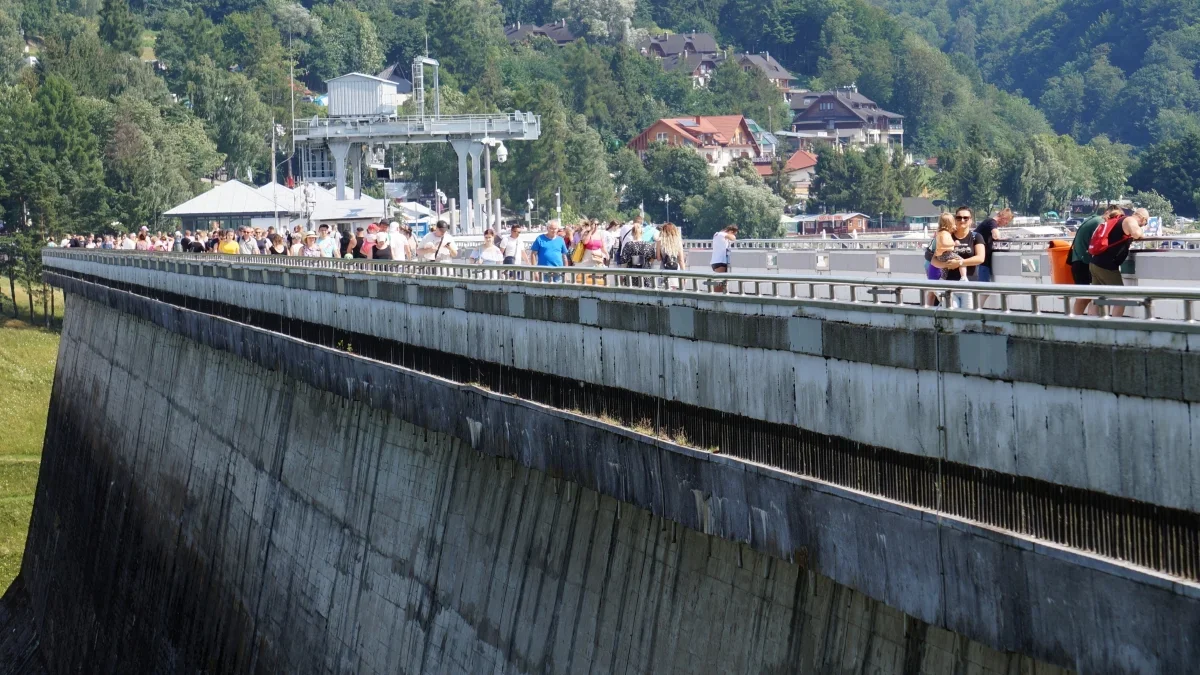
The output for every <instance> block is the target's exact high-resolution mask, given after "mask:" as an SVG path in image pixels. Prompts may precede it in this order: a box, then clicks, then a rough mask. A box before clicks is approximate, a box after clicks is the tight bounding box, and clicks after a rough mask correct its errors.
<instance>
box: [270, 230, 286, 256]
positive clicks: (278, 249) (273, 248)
mask: <svg viewBox="0 0 1200 675" xmlns="http://www.w3.org/2000/svg"><path fill="white" fill-rule="evenodd" d="M287 254H288V247H287V244H285V243H283V237H281V236H279V235H278V234H273V235H271V245H270V246H267V255H287Z"/></svg>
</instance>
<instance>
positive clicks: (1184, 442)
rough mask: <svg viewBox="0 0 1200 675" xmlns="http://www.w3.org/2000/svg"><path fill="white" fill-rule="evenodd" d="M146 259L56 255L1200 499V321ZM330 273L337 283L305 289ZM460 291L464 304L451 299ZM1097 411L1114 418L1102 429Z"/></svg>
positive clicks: (585, 375) (649, 389) (688, 394)
mask: <svg viewBox="0 0 1200 675" xmlns="http://www.w3.org/2000/svg"><path fill="white" fill-rule="evenodd" d="M106 259H107V258H106ZM138 263H139V264H142V265H146V266H145V267H133V266H121V265H113V264H105V263H95V262H90V261H86V260H78V259H68V258H48V264H51V265H57V266H61V267H62V268H64V269H72V270H76V271H82V272H86V273H91V274H99V275H102V276H105V277H107V278H111V279H116V280H121V281H126V282H131V283H138V284H142V285H146V286H148V287H150V288H160V289H165V290H169V291H171V292H175V293H179V294H181V295H184V296H188V297H196V298H206V299H214V300H221V301H223V302H230V303H233V304H237V305H239V306H244V307H247V308H251V309H257V310H261V311H270V312H277V313H280V314H282V315H285V316H288V317H291V318H296V319H301V320H305V321H310V322H314V323H319V324H322V325H328V326H331V327H336V328H338V329H342V330H349V331H354V332H359V333H364V334H369V335H376V336H379V337H383V338H387V339H392V340H396V341H398V342H401V343H404V344H411V345H416V346H421V347H427V348H430V349H436V350H438V351H443V352H447V353H452V354H458V355H463V356H468V357H471V358H476V359H481V360H486V361H490V362H493V363H501V364H506V365H512V366H514V367H517V368H523V369H529V370H535V371H539V372H546V373H552V374H556V375H560V376H564V377H572V378H576V379H580V380H583V381H588V382H593V383H598V384H604V385H608V386H618V387H622V388H627V389H630V390H632V391H636V392H639V393H644V394H648V395H652V396H658V397H662V398H665V399H668V400H677V401H681V402H684V403H688V404H691V405H697V406H701V407H705V408H710V409H713V410H719V411H727V412H734V413H737V414H741V415H745V416H747V417H752V418H755V419H761V420H766V421H770V422H778V423H782V424H792V425H796V426H800V427H802V428H805V429H808V430H811V431H816V432H819V433H827V434H835V435H839V436H843V437H845V438H848V439H851V440H854V441H859V442H862V443H866V444H869V445H875V446H879V447H886V448H890V449H893V450H898V451H900V452H905V453H910V454H915V455H922V456H927V457H942V458H945V459H948V460H951V461H956V462H965V463H970V464H972V465H974V466H978V467H981V468H987V469H994V470H997V471H1004V472H1006V473H1014V474H1018V475H1022V476H1029V477H1032V478H1038V479H1041V480H1046V481H1051V482H1055V483H1060V484H1064V485H1070V486H1073V487H1078V488H1082V489H1087V490H1096V491H1100V492H1106V493H1109V494H1114V495H1118V496H1122V497H1128V498H1131V499H1137V500H1139V501H1145V502H1149V503H1153V504H1158V505H1162V506H1169V507H1173V508H1179V509H1185V510H1191V511H1200V483H1197V482H1196V480H1194V476H1193V475H1192V474H1193V472H1192V471H1190V470H1186V469H1181V467H1200V437H1197V436H1195V434H1193V433H1192V427H1193V423H1192V422H1191V421H1192V420H1195V419H1196V418H1198V417H1200V330H1198V329H1197V328H1196V327H1195V326H1191V327H1189V326H1178V325H1165V324H1157V325H1155V324H1146V323H1139V324H1134V326H1136V327H1131V326H1130V325H1128V324H1119V323H1114V322H1099V321H1091V322H1088V321H1075V322H1074V323H1073V324H1063V323H1062V322H1061V321H1057V322H1056V321H1055V320H1052V319H1048V318H1040V317H1033V318H1031V317H1019V316H1012V317H995V316H992V317H980V316H979V315H973V316H972V315H970V313H965V318H964V317H963V316H959V315H948V316H947V317H931V316H928V315H918V314H914V313H911V312H906V311H904V310H903V309H895V308H893V309H890V310H889V309H888V308H884V307H870V306H856V307H848V306H845V305H841V306H837V307H829V306H825V305H822V304H821V303H813V302H779V301H771V300H770V299H762V298H753V297H751V298H725V299H721V300H707V299H705V300H697V299H695V298H692V297H687V296H683V295H675V294H664V293H654V294H645V293H643V294H638V293H635V292H633V290H631V289H615V288H588V289H584V290H580V289H562V288H550V289H546V288H538V287H534V286H520V285H513V286H512V288H513V289H515V290H514V291H513V292H511V293H505V294H501V293H499V292H498V290H499V289H501V288H503V286H498V285H497V284H495V283H492V284H488V283H484V282H466V281H457V280H438V279H421V280H416V279H412V278H406V277H400V276H397V275H358V277H361V278H362V279H365V280H367V283H368V286H369V285H370V283H375V284H376V286H377V291H378V289H379V288H382V287H388V286H396V287H397V288H403V289H404V292H403V293H401V294H400V295H399V296H398V297H392V298H391V299H390V300H389V299H386V298H384V294H379V295H380V297H378V298H369V297H358V296H353V295H344V294H339V293H338V292H336V291H337V289H338V286H339V284H338V282H341V285H342V286H343V287H344V286H345V283H347V282H352V281H356V280H357V277H355V275H345V277H344V278H343V277H341V276H337V275H335V274H333V273H321V272H313V273H311V274H310V273H304V274H299V273H292V274H289V275H288V278H289V279H290V281H289V284H292V287H285V286H283V285H273V284H266V283H247V282H246V281H240V279H243V278H250V279H253V278H256V275H258V276H259V277H261V275H262V271H261V270H257V269H248V268H247V269H244V268H243V267H238V268H237V269H234V268H231V267H224V266H221V265H219V264H214V263H210V262H206V263H205V265H203V266H200V265H192V266H191V267H192V268H193V271H199V270H201V269H210V268H211V269H213V270H216V271H217V272H219V273H220V275H219V276H215V277H209V276H197V275H195V274H187V273H177V272H170V271H165V270H167V269H171V265H174V263H165V262H164V261H147V260H143V259H138ZM155 266H158V267H161V268H162V269H161V270H160V269H155V268H154V267H155ZM187 267H188V266H185V265H179V266H175V267H174V269H176V270H180V272H186V271H187ZM235 272H236V273H237V274H234V273H235ZM268 274H270V272H268ZM275 274H279V275H280V279H283V275H282V274H281V273H278V272H275ZM230 275H233V276H234V277H235V278H237V279H239V281H233V280H230ZM308 279H311V280H313V281H312V283H308V281H306V280H308ZM318 280H320V281H322V282H323V285H324V287H326V288H329V289H330V292H310V291H305V290H299V287H301V286H302V287H304V288H307V287H308V286H312V287H313V288H317V286H318V284H317V281H318ZM343 290H344V289H343ZM518 291H519V292H518ZM456 292H457V293H459V294H461V295H463V296H464V302H463V303H459V304H461V305H462V306H463V307H465V308H466V309H460V308H456V303H455V302H454V301H453V296H454V295H455V293H456ZM505 295H507V297H508V301H507V302H500V301H499V300H497V298H502V297H504V296H505ZM585 296H595V297H585ZM387 297H391V296H387ZM514 297H517V298H520V301H513V298H514ZM514 310H519V311H514ZM680 310H686V312H690V314H689V316H690V321H689V320H688V319H687V318H684V317H683V316H682V315H681V314H680ZM489 311H495V312H499V313H489ZM671 311H676V314H677V316H676V318H675V319H674V321H673V320H672V318H671V317H672V316H673V315H672V314H671ZM686 312H685V313H686ZM793 314H804V316H793ZM797 321H799V322H801V323H795V322H797ZM960 342H961V343H960ZM814 352H815V353H814ZM750 383H752V384H753V385H754V386H749V385H750ZM881 401H884V402H886V403H884V404H881V403H880V402H881ZM1139 410H1148V411H1153V412H1152V413H1151V414H1141V413H1136V412H1135V411H1139ZM943 420H944V421H945V423H944V424H943ZM1097 424H1102V425H1105V426H1108V427H1111V429H1110V431H1109V432H1106V433H1105V434H1104V438H1103V439H1101V440H1100V441H1099V442H1094V439H1093V438H1091V437H1092V436H1095V435H1096V434H1094V433H1093V427H1095V426H1096V425H1097ZM943 426H944V427H946V429H947V432H946V433H945V434H942V433H941V431H940V427H943ZM1081 458H1082V459H1081ZM1131 467H1136V468H1134V469H1131Z"/></svg>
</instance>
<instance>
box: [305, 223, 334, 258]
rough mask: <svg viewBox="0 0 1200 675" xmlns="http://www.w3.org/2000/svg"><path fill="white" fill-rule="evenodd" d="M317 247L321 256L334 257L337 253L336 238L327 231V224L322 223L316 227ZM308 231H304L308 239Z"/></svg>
mask: <svg viewBox="0 0 1200 675" xmlns="http://www.w3.org/2000/svg"><path fill="white" fill-rule="evenodd" d="M317 232H318V235H317V248H318V249H320V250H321V257H323V258H336V257H337V253H338V242H337V239H335V238H334V237H333V235H332V234H331V233H330V231H329V226H328V225H326V224H324V223H322V224H321V226H320V227H318V228H317ZM307 235H308V233H307V232H306V233H305V239H308V236H307Z"/></svg>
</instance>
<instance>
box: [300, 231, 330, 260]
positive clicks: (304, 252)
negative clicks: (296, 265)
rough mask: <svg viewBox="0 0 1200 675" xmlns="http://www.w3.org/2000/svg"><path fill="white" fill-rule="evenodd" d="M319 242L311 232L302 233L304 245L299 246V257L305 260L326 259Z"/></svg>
mask: <svg viewBox="0 0 1200 675" xmlns="http://www.w3.org/2000/svg"><path fill="white" fill-rule="evenodd" d="M320 242H321V240H320V239H319V238H318V237H317V235H316V234H315V233H314V232H312V231H311V230H310V231H308V232H305V233H304V243H303V244H301V246H300V255H301V256H303V257H305V258H327V257H329V256H327V255H325V251H323V250H322V249H321V243H320Z"/></svg>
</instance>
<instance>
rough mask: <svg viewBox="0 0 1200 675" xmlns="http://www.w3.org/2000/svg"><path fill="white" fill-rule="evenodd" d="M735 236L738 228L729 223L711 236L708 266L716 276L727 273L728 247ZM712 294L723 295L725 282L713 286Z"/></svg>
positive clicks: (735, 238)
mask: <svg viewBox="0 0 1200 675" xmlns="http://www.w3.org/2000/svg"><path fill="white" fill-rule="evenodd" d="M737 234H738V226H737V225H734V224H732V223H731V224H729V225H726V226H725V227H724V228H722V229H721V231H720V232H717V233H716V234H714V235H713V238H712V255H711V256H710V257H709V260H708V264H709V267H711V268H712V271H714V272H716V273H717V274H726V273H728V272H729V248H730V247H729V245H730V244H732V243H733V242H735V241H737ZM713 292H715V293H724V292H725V282H723V281H722V282H719V283H716V284H713Z"/></svg>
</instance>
